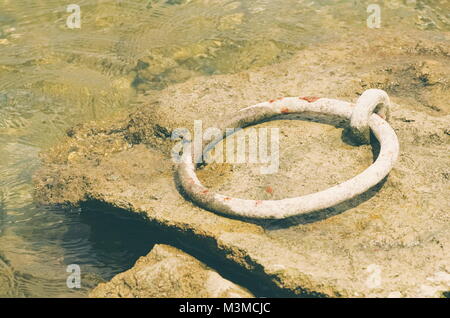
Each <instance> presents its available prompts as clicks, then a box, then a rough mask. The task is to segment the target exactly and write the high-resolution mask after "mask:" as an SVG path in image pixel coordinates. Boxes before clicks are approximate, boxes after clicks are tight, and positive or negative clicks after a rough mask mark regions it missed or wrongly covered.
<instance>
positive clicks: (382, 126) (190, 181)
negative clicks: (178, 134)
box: [176, 89, 399, 219]
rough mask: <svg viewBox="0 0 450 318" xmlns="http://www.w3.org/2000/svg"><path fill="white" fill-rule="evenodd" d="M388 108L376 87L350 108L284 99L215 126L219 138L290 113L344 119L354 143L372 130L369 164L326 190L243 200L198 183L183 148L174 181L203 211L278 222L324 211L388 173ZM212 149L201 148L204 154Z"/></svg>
mask: <svg viewBox="0 0 450 318" xmlns="http://www.w3.org/2000/svg"><path fill="white" fill-rule="evenodd" d="M389 108H390V101H389V97H388V95H387V94H386V92H384V91H382V90H379V89H369V90H367V91H365V92H364V93H363V94H362V95H361V96H360V98H359V99H358V101H357V102H356V105H353V104H351V103H349V102H345V101H340V100H336V99H328V98H309V97H286V98H279V99H277V100H271V101H268V102H263V103H259V104H256V105H253V106H250V107H247V108H244V109H241V110H240V111H238V112H237V113H235V115H234V116H233V117H232V118H230V119H229V120H228V121H225V123H224V124H223V125H221V131H222V132H223V137H224V138H226V137H227V136H226V133H225V131H226V130H225V129H226V128H244V127H247V126H251V125H255V124H258V123H261V122H264V121H269V120H276V119H283V118H284V117H287V116H289V115H293V114H294V115H300V118H303V119H311V120H315V119H318V118H333V119H337V120H341V121H342V120H345V121H347V122H349V124H350V132H351V134H352V137H353V138H355V141H357V142H359V143H369V142H370V131H372V132H373V134H374V136H375V138H377V140H378V141H379V143H380V151H379V154H378V157H377V159H376V160H375V162H374V163H373V164H372V165H371V166H369V167H368V168H367V169H366V170H364V171H363V172H361V173H360V174H358V175H356V176H355V177H353V178H351V179H349V180H347V181H345V182H343V183H340V184H338V185H336V186H333V187H331V188H328V189H326V190H323V191H320V192H316V193H312V194H308V195H304V196H300V197H292V198H285V199H281V200H246V199H240V198H233V197H229V196H226V195H222V194H219V193H214V192H213V191H211V190H209V189H207V188H206V187H205V186H203V185H202V184H201V182H200V180H199V179H198V177H197V175H196V173H195V170H196V164H195V163H194V162H196V161H195V160H194V159H195V158H193V157H192V153H191V147H185V153H183V156H182V159H181V160H182V161H181V162H180V163H179V165H178V169H177V175H176V176H177V182H178V184H179V186H180V187H181V188H182V190H183V191H184V192H185V194H186V195H187V196H188V197H189V198H190V199H191V200H192V201H193V202H195V203H196V204H198V205H199V206H201V207H203V208H205V209H207V210H210V211H213V212H217V213H221V214H226V215H232V216H239V217H245V218H254V219H283V218H287V217H291V216H295V215H300V214H306V213H310V212H313V211H317V210H321V209H326V208H330V207H332V206H335V205H337V204H339V203H342V202H344V201H347V200H349V199H352V198H354V197H356V196H358V195H359V194H362V193H364V192H365V191H367V190H369V189H370V188H372V187H373V186H375V185H376V184H378V183H379V182H380V181H381V180H383V179H384V178H385V177H386V176H387V175H388V174H389V172H390V171H391V169H392V167H393V165H394V162H395V161H396V159H397V157H398V154H399V143H398V139H397V135H396V134H395V132H394V130H393V129H392V128H391V126H390V125H389V123H388V122H387V120H388V118H389ZM217 143H218V142H216V143H215V144H217ZM215 144H214V145H215ZM214 145H210V146H209V147H208V149H205V153H206V152H207V151H209V150H211V149H212V148H213V147H214Z"/></svg>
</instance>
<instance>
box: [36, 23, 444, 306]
mask: <svg viewBox="0 0 450 318" xmlns="http://www.w3.org/2000/svg"><path fill="white" fill-rule="evenodd" d="M352 36H354V37H352V38H345V37H343V38H342V39H333V41H332V42H330V43H319V44H317V45H316V46H314V47H309V48H308V49H305V50H304V51H301V52H299V53H298V55H296V56H295V57H294V58H292V59H291V60H289V61H286V62H283V63H280V64H278V65H274V66H268V67H264V68H261V69H259V70H257V71H248V72H243V73H239V74H236V75H222V76H214V77H198V78H194V79H191V80H189V81H188V82H186V83H182V84H177V85H173V86H170V87H168V88H167V89H165V90H163V91H161V92H158V93H155V94H154V95H151V97H146V100H145V107H141V108H140V109H138V110H134V111H132V112H131V113H130V114H129V115H128V116H123V117H119V118H116V119H109V120H108V121H106V120H105V121H104V122H96V123H92V124H86V125H83V126H80V127H76V128H74V129H72V130H71V131H70V134H69V135H70V136H69V137H68V138H67V141H66V142H63V143H61V144H59V145H56V146H55V147H54V148H53V149H51V150H49V151H48V152H47V153H46V154H45V155H44V157H43V161H44V165H43V169H42V170H41V171H40V172H39V173H38V174H37V176H36V196H37V198H38V199H39V200H40V201H42V202H45V203H64V202H68V203H72V204H74V203H78V202H81V201H87V200H94V201H100V202H104V203H107V204H109V205H111V206H115V207H119V208H121V209H123V213H127V212H126V211H128V212H131V213H135V214H137V215H140V216H142V217H143V219H144V220H145V221H146V222H149V223H151V224H153V225H156V226H159V227H161V228H163V229H165V230H167V231H171V232H172V233H173V235H174V236H175V237H178V238H179V241H180V244H181V245H182V244H183V242H186V241H188V242H189V244H190V245H194V246H196V247H197V248H198V249H201V250H202V251H204V253H207V254H208V255H210V256H211V257H215V258H216V259H217V260H219V261H222V262H223V264H224V265H223V266H231V265H233V266H237V267H239V268H240V269H242V270H243V271H247V272H248V277H249V278H251V279H252V280H253V281H255V282H257V283H258V284H259V285H262V286H266V287H267V288H268V289H267V291H266V294H267V296H270V295H280V294H282V295H291V296H331V297H339V296H348V297H411V296H426V297H439V296H441V295H443V293H445V292H446V291H449V290H450V280H449V276H448V275H449V274H450V257H449V255H450V214H449V211H450V199H449V198H450V193H449V192H450V191H449V189H450V187H449V182H450V181H449V180H450V171H449V167H450V157H449V156H448V154H449V151H450V135H449V127H450V115H449V114H450V108H449V104H448V100H449V98H450V92H449V84H448V79H446V77H445V76H443V75H444V74H448V73H450V69H449V68H450V66H449V65H450V63H448V62H449V56H450V54H449V52H448V49H446V48H448V47H450V46H449V45H448V44H449V41H450V40H449V38H448V36H445V35H444V34H442V33H441V34H440V35H439V36H437V35H435V34H434V33H432V32H426V33H419V32H415V33H414V34H411V35H409V36H408V35H407V34H405V33H403V34H402V36H401V37H398V36H397V35H396V34H392V33H390V32H389V31H382V30H377V31H376V32H366V33H364V34H361V35H356V34H352ZM423 60H426V61H427V63H426V67H425V68H424V64H423V63H422V61H423ZM435 65H439V67H435ZM424 77H426V78H428V79H429V80H428V83H433V84H432V85H429V84H427V83H424ZM367 88H381V89H383V90H386V91H387V92H388V93H389V96H390V97H391V101H392V102H393V104H394V105H393V109H392V112H391V121H390V123H391V126H392V127H393V128H394V129H395V131H396V133H397V135H398V137H399V142H400V157H399V159H398V161H397V163H396V165H395V166H394V169H393V170H392V171H391V173H390V175H389V176H388V178H387V179H386V181H385V182H382V183H381V184H380V185H378V186H376V187H375V188H373V189H372V190H371V191H369V192H367V193H365V194H363V195H361V196H360V197H358V198H357V199H355V200H353V201H351V202H346V203H343V204H341V205H339V206H336V207H334V208H330V209H326V210H323V211H317V212H314V213H311V214H308V215H306V216H302V217H297V218H292V219H289V220H282V221H261V222H255V223H251V222H248V221H246V220H239V219H232V218H227V217H224V216H221V215H218V214H216V213H213V212H210V211H206V210H203V209H201V208H199V207H197V206H195V205H194V204H192V203H191V202H189V201H187V200H186V199H185V198H184V197H183V196H182V195H181V194H180V193H179V192H178V191H177V188H176V185H175V182H174V178H173V173H174V165H173V162H172V161H171V159H170V150H171V148H172V146H173V143H172V142H171V141H170V134H171V132H172V130H173V129H175V128H177V127H186V128H188V129H191V128H192V127H193V122H194V120H202V121H203V127H205V128H207V127H211V126H213V127H214V126H215V123H216V122H217V121H220V120H221V119H223V118H225V116H227V115H229V114H231V113H232V112H235V111H237V110H238V109H241V108H243V107H245V106H249V105H253V104H256V103H258V102H261V101H265V100H269V99H272V98H276V97H279V96H305V95H306V96H318V97H329V98H337V99H342V100H348V101H352V102H354V101H355V100H356V99H357V97H358V94H361V93H362V92H363V91H364V90H366V89H367ZM431 95H433V98H432V99H428V97H427V96H431ZM255 127H257V126H255ZM258 127H279V128H280V133H281V139H280V169H279V171H278V173H276V174H272V175H261V174H259V166H258V165H255V164H211V165H208V166H206V167H205V168H203V169H201V170H199V171H197V172H198V175H199V178H200V179H201V181H202V183H203V184H204V185H205V186H207V187H208V188H211V189H212V190H213V191H217V192H219V193H223V194H227V195H230V196H233V197H241V198H247V199H254V200H263V199H269V198H270V199H280V198H285V197H293V196H299V195H303V194H307V193H312V192H316V191H319V190H322V189H325V188H327V187H330V186H332V185H335V184H338V183H340V182H342V181H345V180H347V179H348V178H350V177H352V176H354V175H356V174H357V173H359V172H361V171H362V170H364V169H365V168H366V167H368V166H369V165H370V164H371V162H372V161H373V157H374V155H375V156H376V147H375V150H372V148H371V146H370V145H365V146H360V147H356V146H353V145H351V144H350V143H349V142H348V140H346V138H345V136H343V134H342V131H343V127H342V126H339V125H337V127H334V126H329V125H325V124H322V123H315V122H305V121H294V120H283V121H274V122H268V123H264V124H261V125H259V126H258Z"/></svg>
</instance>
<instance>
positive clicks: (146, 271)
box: [89, 244, 253, 298]
mask: <svg viewBox="0 0 450 318" xmlns="http://www.w3.org/2000/svg"><path fill="white" fill-rule="evenodd" d="M89 296H90V297H94V298H99V297H107V298H111V297H120V298H188V297H194V298H210V297H213V298H228V297H231V298H241V297H245V298H248V297H253V295H252V294H251V293H249V292H248V291H246V290H245V289H243V288H242V287H239V286H237V285H236V284H233V283H232V282H230V281H228V280H226V279H224V278H223V277H222V276H220V275H219V274H218V273H217V272H216V271H214V270H212V269H211V268H208V267H207V266H205V265H204V264H202V263H200V262H199V261H198V260H197V259H195V258H194V257H192V256H190V255H188V254H186V253H184V252H182V251H180V250H178V249H176V248H174V247H172V246H168V245H159V244H158V245H155V246H154V247H153V249H152V251H151V252H150V253H149V254H148V255H147V256H143V257H141V258H140V259H138V261H137V262H136V264H135V265H134V267H133V268H132V269H130V270H128V271H126V272H124V273H121V274H118V275H116V276H115V277H114V278H113V279H112V280H111V281H110V282H108V283H101V284H100V285H98V286H97V287H96V288H95V289H94V290H93V291H92V292H91V293H90V295H89Z"/></svg>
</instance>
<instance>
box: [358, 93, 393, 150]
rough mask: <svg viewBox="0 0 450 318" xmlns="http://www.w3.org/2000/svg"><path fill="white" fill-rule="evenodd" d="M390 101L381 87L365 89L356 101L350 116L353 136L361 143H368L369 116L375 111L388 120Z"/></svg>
mask: <svg viewBox="0 0 450 318" xmlns="http://www.w3.org/2000/svg"><path fill="white" fill-rule="evenodd" d="M390 107H391V102H390V100H389V96H388V94H387V93H386V92H385V91H383V90H381V89H368V90H366V91H365V92H364V93H363V94H362V95H361V96H360V97H359V98H358V101H357V102H356V106H355V109H354V110H353V112H352V116H351V118H350V127H351V132H352V134H353V138H354V139H355V140H356V141H357V142H359V143H361V144H369V143H370V127H369V118H370V116H371V115H372V114H373V113H374V112H375V113H376V114H378V115H379V116H380V117H381V118H383V119H385V120H387V121H388V120H389V115H390V114H389V112H390Z"/></svg>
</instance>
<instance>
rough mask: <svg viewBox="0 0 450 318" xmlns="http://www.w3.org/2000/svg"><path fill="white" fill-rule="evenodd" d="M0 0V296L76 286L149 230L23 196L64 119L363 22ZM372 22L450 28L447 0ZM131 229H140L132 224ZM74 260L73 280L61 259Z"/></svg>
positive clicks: (91, 114) (280, 54) (334, 5)
mask: <svg viewBox="0 0 450 318" xmlns="http://www.w3.org/2000/svg"><path fill="white" fill-rule="evenodd" d="M73 2H74V3H76V4H78V5H79V6H80V8H81V28H80V29H69V28H67V26H66V19H67V17H68V16H69V15H70V13H67V12H66V6H67V4H68V3H67V1H58V0H45V1H44V0H35V1H29V0H28V1H25V0H0V296H25V297H56V296H85V295H86V293H87V291H88V290H89V289H90V288H91V287H93V286H94V285H95V284H96V283H98V282H99V281H102V280H107V279H109V278H111V277H112V276H113V275H114V274H116V273H118V272H120V271H123V270H125V269H127V268H129V267H130V266H131V265H132V264H133V263H134V261H135V260H136V258H137V257H139V256H140V255H144V254H145V253H146V252H148V250H150V249H151V247H152V244H153V243H154V242H157V241H158V237H156V236H155V237H152V235H151V234H148V240H146V241H144V242H143V241H142V240H141V239H137V237H142V236H145V235H146V234H145V233H144V232H145V230H144V229H139V225H138V224H137V223H133V222H131V221H129V223H127V227H124V224H123V223H121V221H120V220H117V219H115V218H113V217H111V218H109V217H107V216H105V215H104V214H98V213H96V212H93V211H81V210H80V209H72V210H63V209H59V208H57V207H52V208H49V207H40V206H36V204H35V203H34V202H33V196H32V195H33V184H32V175H33V172H34V171H35V170H36V168H37V167H38V166H39V157H38V154H39V152H40V151H41V150H42V149H45V148H47V147H49V146H51V145H52V144H54V143H55V142H57V141H58V139H60V138H62V136H63V135H64V133H65V130H66V129H67V128H68V127H70V126H71V125H73V124H75V123H78V122H83V121H87V120H95V119H99V118H102V117H103V116H104V115H105V114H108V113H111V112H118V111H121V110H124V109H129V108H131V107H134V106H135V105H136V104H137V103H138V100H139V98H138V96H139V94H142V93H144V92H145V93H146V94H152V93H156V92H157V91H158V90H160V89H163V88H164V87H166V86H167V85H170V84H172V83H177V82H182V81H186V80H187V79H189V78H191V77H193V76H199V75H213V74H221V73H233V72H238V71H241V70H245V69H249V68H253V67H258V66H263V65H267V64H271V63H276V62H279V61H281V60H283V59H287V58H289V57H290V56H292V54H294V53H295V52H296V51H298V50H301V49H302V48H305V47H307V46H308V45H310V44H312V43H315V42H319V41H332V40H333V36H334V35H335V34H337V33H340V32H352V30H357V29H358V30H364V29H366V28H367V26H366V19H367V15H368V14H367V12H366V9H367V5H368V4H369V3H371V2H370V1H349V0H346V1H344V0H342V1H338V0H334V1H333V0H323V1H322V0H319V1H311V0H310V1H301V0H300V1H299V0H278V1H276V0H253V1H250V0H248V1H245V0H242V1H228V0H227V1H225V0H191V1H189V0H145V1H143V0H142V1H139V0H133V1H127V0H104V1H101V0H98V1H94V0H78V1H77V0H73ZM381 3H382V7H383V11H382V16H383V20H382V21H383V27H390V28H396V27H397V28H401V27H405V28H406V27H407V28H419V29H441V30H446V31H448V30H449V22H448V21H449V15H448V6H449V5H448V4H447V2H446V1H432V0H430V1H419V0H418V1H384V4H383V2H381ZM139 233H140V234H139ZM72 263H76V264H79V265H82V266H83V275H84V276H83V277H84V279H83V281H84V282H86V283H85V284H84V286H83V288H82V289H80V290H71V289H68V288H67V286H66V278H67V275H68V273H66V267H67V265H68V264H72Z"/></svg>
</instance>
